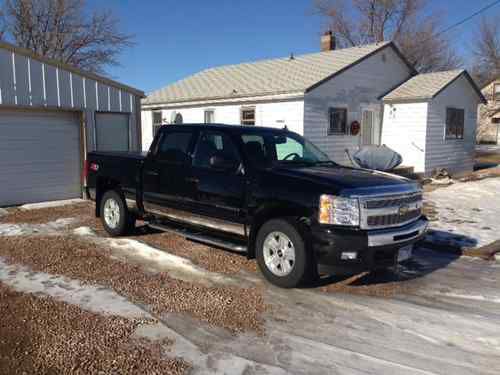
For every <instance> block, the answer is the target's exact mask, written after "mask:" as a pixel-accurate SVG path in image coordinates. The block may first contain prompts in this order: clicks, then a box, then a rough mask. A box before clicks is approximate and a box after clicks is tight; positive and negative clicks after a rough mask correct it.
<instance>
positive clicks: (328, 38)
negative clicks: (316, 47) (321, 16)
mask: <svg viewBox="0 0 500 375" xmlns="http://www.w3.org/2000/svg"><path fill="white" fill-rule="evenodd" d="M335 47H336V43H335V36H334V35H333V33H332V31H331V30H328V31H325V33H324V34H323V35H321V52H324V51H333V50H334V49H335Z"/></svg>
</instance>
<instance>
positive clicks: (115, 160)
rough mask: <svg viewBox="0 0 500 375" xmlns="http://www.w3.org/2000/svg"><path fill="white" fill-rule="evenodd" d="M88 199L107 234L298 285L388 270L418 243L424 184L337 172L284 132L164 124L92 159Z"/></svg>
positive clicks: (345, 170) (370, 173)
mask: <svg viewBox="0 0 500 375" xmlns="http://www.w3.org/2000/svg"><path fill="white" fill-rule="evenodd" d="M86 173H87V187H86V189H87V194H88V196H89V197H90V198H91V199H92V200H95V202H96V216H97V217H100V218H101V219H102V223H103V226H104V228H105V229H106V231H107V232H108V233H109V234H110V235H112V236H123V235H126V234H127V233H128V232H129V231H130V229H131V228H132V227H133V226H134V224H135V221H136V220H137V219H141V220H144V221H145V222H146V223H147V225H149V226H151V227H153V228H156V229H159V230H164V231H170V232H174V233H177V234H180V235H182V236H184V237H186V238H187V239H190V240H193V241H197V242H201V243H205V244H208V245H211V246H214V247H218V248H223V249H229V250H231V251H236V252H243V253H246V256H247V257H249V258H256V259H257V263H258V265H259V268H260V270H261V272H262V273H263V275H264V276H265V278H266V279H267V280H269V281H270V282H271V283H273V284H275V285H278V286H281V287H295V286H297V285H299V284H301V283H306V282H308V281H310V280H311V279H313V278H315V277H317V275H318V265H326V266H328V267H329V269H330V270H331V271H333V272H338V273H343V274H345V273H358V272H362V271H369V270H375V269H379V268H389V267H392V266H394V265H395V264H397V262H398V261H403V260H406V259H408V258H409V257H410V256H411V247H412V245H413V244H414V243H415V242H416V241H418V240H420V239H421V238H422V236H424V234H425V232H426V229H427V224H428V223H427V219H426V218H425V217H424V216H423V215H422V191H421V189H420V187H419V185H418V184H417V183H415V182H413V181H411V180H408V179H406V178H403V177H399V176H395V175H391V174H387V173H382V172H377V171H372V170H366V169H358V168H350V167H345V166H341V165H338V164H336V163H334V162H333V161H331V160H330V159H329V158H328V157H327V156H326V155H325V154H324V153H323V152H321V151H320V150H319V149H318V148H317V147H316V146H314V145H313V144H312V143H311V142H309V141H308V140H306V139H305V138H303V137H302V136H300V135H298V134H296V133H293V132H290V131H288V130H287V129H286V128H285V129H275V128H264V127H248V126H237V125H201V124H184V125H168V126H163V127H161V128H160V129H159V131H158V132H157V134H156V136H155V139H154V141H153V143H152V145H151V148H150V150H149V152H147V153H134V152H91V153H89V154H88V157H87V162H86Z"/></svg>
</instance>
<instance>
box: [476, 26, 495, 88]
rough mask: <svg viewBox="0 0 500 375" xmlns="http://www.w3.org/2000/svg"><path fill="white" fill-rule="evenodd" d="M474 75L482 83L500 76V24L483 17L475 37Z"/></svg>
mask: <svg viewBox="0 0 500 375" xmlns="http://www.w3.org/2000/svg"><path fill="white" fill-rule="evenodd" d="M474 58H475V61H474V68H473V72H474V75H475V77H476V79H477V81H478V83H479V84H480V85H483V84H485V83H487V82H489V81H491V80H492V79H494V78H497V77H499V76H500V25H499V24H498V22H497V20H496V19H493V18H492V19H488V18H483V19H482V20H481V23H480V25H479V29H478V31H477V33H476V38H475V39H474Z"/></svg>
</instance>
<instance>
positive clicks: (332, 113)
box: [328, 108, 347, 135]
mask: <svg viewBox="0 0 500 375" xmlns="http://www.w3.org/2000/svg"><path fill="white" fill-rule="evenodd" d="M331 134H347V108H330V109H329V110H328V135H331Z"/></svg>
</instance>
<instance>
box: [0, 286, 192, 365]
mask: <svg viewBox="0 0 500 375" xmlns="http://www.w3.org/2000/svg"><path fill="white" fill-rule="evenodd" d="M0 313H1V316H2V319H1V320H0V373H2V374H70V373H71V374H98V373H106V374H118V373H120V374H182V373H185V372H186V371H187V370H188V368H189V365H188V364H186V363H185V362H183V361H182V360H177V359H167V358H164V357H163V356H162V353H161V348H160V345H161V344H166V342H162V343H154V344H153V343H151V342H148V341H145V340H136V339H133V338H132V337H131V336H132V334H133V332H134V330H135V328H136V326H137V325H138V324H139V322H137V321H131V320H127V319H123V318H119V317H104V316H101V315H98V314H94V313H91V312H87V311H83V310H81V309H79V308H78V307H76V306H73V305H69V304H66V303H63V302H58V301H55V300H53V299H51V298H44V297H35V296H33V295H31V294H22V293H18V292H15V291H13V290H11V289H10V288H7V287H6V286H4V285H3V284H0Z"/></svg>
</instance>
